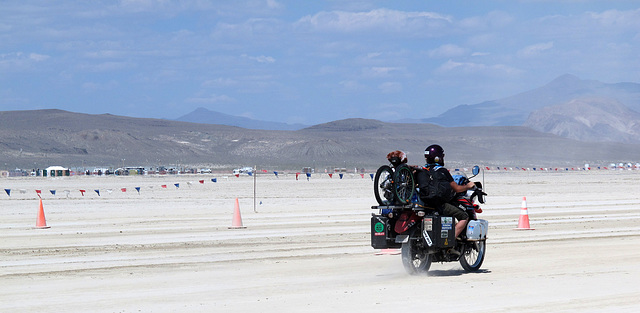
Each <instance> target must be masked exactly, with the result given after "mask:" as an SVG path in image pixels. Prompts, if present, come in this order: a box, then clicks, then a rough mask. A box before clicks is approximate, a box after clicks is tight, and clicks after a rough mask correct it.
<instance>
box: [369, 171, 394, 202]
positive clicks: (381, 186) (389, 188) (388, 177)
mask: <svg viewBox="0 0 640 313" xmlns="http://www.w3.org/2000/svg"><path fill="white" fill-rule="evenodd" d="M373 194H374V195H375V196H376V201H378V204H380V205H392V204H393V201H394V197H395V194H394V190H393V170H392V169H391V167H390V166H388V165H383V166H380V168H378V171H377V172H376V176H375V178H374V180H373Z"/></svg>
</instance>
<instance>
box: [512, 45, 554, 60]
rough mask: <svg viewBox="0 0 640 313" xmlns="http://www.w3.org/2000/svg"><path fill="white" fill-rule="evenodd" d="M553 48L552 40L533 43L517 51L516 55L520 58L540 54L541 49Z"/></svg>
mask: <svg viewBox="0 0 640 313" xmlns="http://www.w3.org/2000/svg"><path fill="white" fill-rule="evenodd" d="M551 48H553V42H552V41H550V42H543V43H538V44H535V45H530V46H527V47H524V48H523V49H521V50H520V51H518V56H519V57H522V58H530V57H535V56H538V55H540V54H541V53H542V52H543V51H545V50H549V49H551Z"/></svg>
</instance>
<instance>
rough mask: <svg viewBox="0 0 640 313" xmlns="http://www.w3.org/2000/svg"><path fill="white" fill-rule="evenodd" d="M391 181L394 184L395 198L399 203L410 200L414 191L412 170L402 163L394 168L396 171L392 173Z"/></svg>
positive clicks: (405, 202)
mask: <svg viewBox="0 0 640 313" xmlns="http://www.w3.org/2000/svg"><path fill="white" fill-rule="evenodd" d="M393 182H394V185H395V192H396V200H398V202H400V203H401V204H407V203H409V202H411V198H412V197H413V194H414V193H415V192H416V183H415V180H414V179H413V172H412V171H411V169H410V168H409V166H407V165H406V164H403V165H400V166H399V167H398V168H396V172H395V174H394V175H393Z"/></svg>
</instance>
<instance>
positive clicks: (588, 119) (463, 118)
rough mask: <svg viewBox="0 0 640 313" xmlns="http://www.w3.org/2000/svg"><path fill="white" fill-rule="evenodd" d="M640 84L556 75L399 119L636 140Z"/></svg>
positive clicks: (226, 118) (219, 119) (200, 119)
mask: <svg viewBox="0 0 640 313" xmlns="http://www.w3.org/2000/svg"><path fill="white" fill-rule="evenodd" d="M637 112H640V84H638V83H615V84H606V83H602V82H598V81H595V80H582V79H580V78H578V77H576V76H573V75H569V74H566V75H562V76H560V77H558V78H556V79H554V80H553V81H551V82H550V83H548V84H546V85H544V86H542V87H539V88H535V89H533V90H529V91H525V92H522V93H520V94H517V95H514V96H510V97H507V98H504V99H498V100H491V101H485V102H482V103H478V104H471V105H459V106H456V107H454V108H452V109H450V110H448V111H446V112H444V113H442V114H441V115H439V116H437V117H430V118H424V119H414V120H403V121H399V122H411V123H431V124H436V125H440V126H445V127H471V126H526V127H531V128H533V129H535V130H538V131H541V132H548V133H552V134H555V135H558V136H561V137H565V138H570V139H576V140H581V141H588V142H626V143H629V142H635V143H640V136H638V132H639V131H638V127H637V126H635V125H640V119H638V116H639V114H638V113H637ZM177 120H179V121H185V122H192V123H204V124H218V125H228V126H238V127H243V128H248V129H265V130H299V129H303V128H305V127H307V126H305V125H300V124H295V125H292V124H285V123H278V122H266V121H259V120H254V119H249V118H245V117H238V116H232V115H227V114H223V113H219V112H214V111H209V110H207V109H204V108H198V109H197V110H195V111H193V112H191V113H189V114H187V115H184V116H182V117H180V118H178V119H177Z"/></svg>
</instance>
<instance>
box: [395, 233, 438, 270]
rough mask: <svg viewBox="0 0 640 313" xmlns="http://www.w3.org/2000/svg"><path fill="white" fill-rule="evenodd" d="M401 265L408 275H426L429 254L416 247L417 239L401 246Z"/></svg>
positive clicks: (429, 260) (428, 265)
mask: <svg viewBox="0 0 640 313" xmlns="http://www.w3.org/2000/svg"><path fill="white" fill-rule="evenodd" d="M401 252H402V265H403V266H404V269H405V270H406V271H407V273H409V275H421V274H426V273H427V271H429V268H430V267H431V254H428V253H426V251H424V249H421V248H420V247H419V245H418V240H417V239H409V241H407V242H405V243H403V244H402V249H401Z"/></svg>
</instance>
